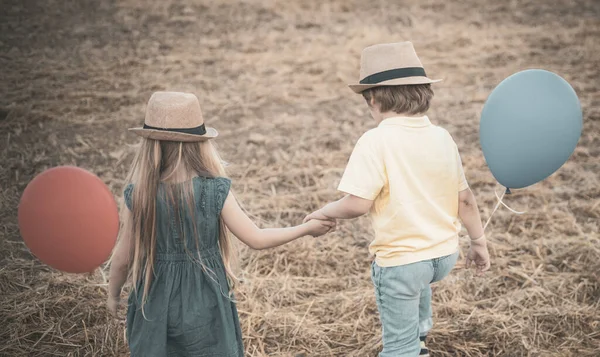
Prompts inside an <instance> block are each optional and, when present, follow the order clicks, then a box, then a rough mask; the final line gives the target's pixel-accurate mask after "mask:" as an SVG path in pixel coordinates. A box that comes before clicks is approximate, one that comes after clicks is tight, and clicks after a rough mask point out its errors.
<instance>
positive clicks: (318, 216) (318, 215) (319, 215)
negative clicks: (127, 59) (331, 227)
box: [302, 210, 331, 223]
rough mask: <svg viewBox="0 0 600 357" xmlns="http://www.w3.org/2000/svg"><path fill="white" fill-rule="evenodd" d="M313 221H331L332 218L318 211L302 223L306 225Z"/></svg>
mask: <svg viewBox="0 0 600 357" xmlns="http://www.w3.org/2000/svg"><path fill="white" fill-rule="evenodd" d="M311 219H318V220H321V221H330V220H331V218H329V217H327V216H326V215H324V214H323V213H322V212H321V210H317V211H314V212H313V213H311V214H309V215H308V216H306V217H305V218H304V221H302V223H306V222H308V221H310V220H311Z"/></svg>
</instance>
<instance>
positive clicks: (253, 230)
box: [221, 192, 335, 250]
mask: <svg viewBox="0 0 600 357" xmlns="http://www.w3.org/2000/svg"><path fill="white" fill-rule="evenodd" d="M221 216H222V217H223V221H224V222H225V225H226V226H227V228H229V230H230V231H231V233H233V235H235V236H236V237H237V238H238V239H239V240H241V241H242V242H244V244H246V245H247V246H249V247H250V248H252V249H259V250H260V249H267V248H273V247H277V246H280V245H283V244H285V243H288V242H291V241H293V240H295V239H298V238H300V237H303V236H306V235H312V236H314V237H318V236H320V235H323V234H325V233H327V232H329V231H330V230H331V229H332V228H334V227H335V222H333V221H329V220H328V221H320V220H312V221H310V222H306V223H303V224H301V225H299V226H294V227H288V228H265V229H260V228H258V227H257V226H256V225H255V224H254V222H252V220H250V218H248V216H247V215H246V214H245V213H244V211H242V209H241V208H240V206H239V204H238V203H237V201H236V199H235V197H234V196H233V194H232V193H231V192H230V193H229V195H227V198H226V199H225V204H224V205H223V210H222V211H221Z"/></svg>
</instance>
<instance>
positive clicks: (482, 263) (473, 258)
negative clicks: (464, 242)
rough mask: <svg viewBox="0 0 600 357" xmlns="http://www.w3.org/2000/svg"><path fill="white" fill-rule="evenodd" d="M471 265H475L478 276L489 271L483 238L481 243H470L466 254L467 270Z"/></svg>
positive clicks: (487, 253)
mask: <svg viewBox="0 0 600 357" xmlns="http://www.w3.org/2000/svg"><path fill="white" fill-rule="evenodd" d="M471 263H475V267H476V268H477V272H478V275H483V272H485V271H487V270H488V269H490V265H491V264H490V253H489V252H488V249H487V243H486V241H485V238H484V239H483V240H481V241H479V239H478V240H477V241H471V248H470V249H469V253H467V263H466V266H467V268H470V267H471Z"/></svg>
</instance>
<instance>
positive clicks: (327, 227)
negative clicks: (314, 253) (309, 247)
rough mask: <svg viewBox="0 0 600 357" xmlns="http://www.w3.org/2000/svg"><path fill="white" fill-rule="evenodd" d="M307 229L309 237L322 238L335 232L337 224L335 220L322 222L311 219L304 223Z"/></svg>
mask: <svg viewBox="0 0 600 357" xmlns="http://www.w3.org/2000/svg"><path fill="white" fill-rule="evenodd" d="M303 225H304V226H306V228H307V233H306V234H308V235H311V236H313V237H320V236H322V235H324V234H327V233H329V232H333V231H335V226H336V223H335V221H334V220H326V221H325V220H320V219H311V220H309V221H308V222H305V223H303Z"/></svg>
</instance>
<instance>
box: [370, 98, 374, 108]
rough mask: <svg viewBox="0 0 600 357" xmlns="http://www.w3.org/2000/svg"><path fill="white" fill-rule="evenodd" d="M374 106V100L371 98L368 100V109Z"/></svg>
mask: <svg viewBox="0 0 600 357" xmlns="http://www.w3.org/2000/svg"><path fill="white" fill-rule="evenodd" d="M374 106H375V98H373V97H371V98H369V107H374Z"/></svg>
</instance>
